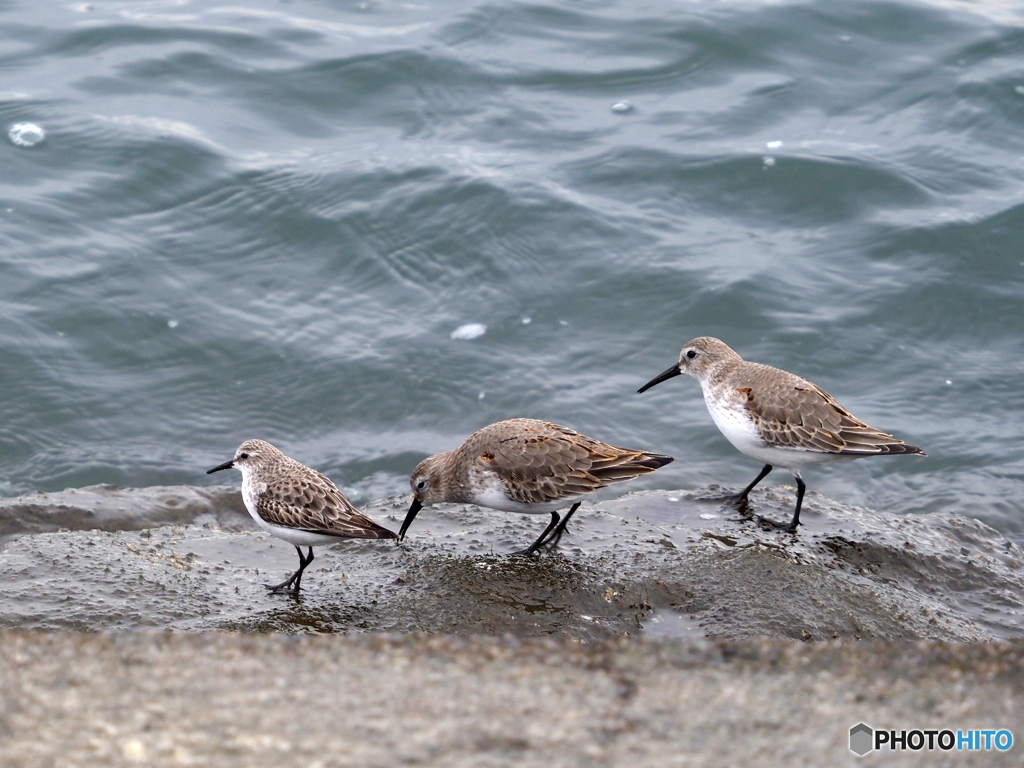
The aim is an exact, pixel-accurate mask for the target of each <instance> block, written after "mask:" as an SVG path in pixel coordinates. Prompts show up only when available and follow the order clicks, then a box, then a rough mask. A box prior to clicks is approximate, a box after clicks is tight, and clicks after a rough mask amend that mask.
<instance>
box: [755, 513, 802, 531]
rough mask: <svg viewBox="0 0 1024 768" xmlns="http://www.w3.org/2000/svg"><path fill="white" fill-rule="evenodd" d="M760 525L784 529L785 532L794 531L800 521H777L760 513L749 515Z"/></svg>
mask: <svg viewBox="0 0 1024 768" xmlns="http://www.w3.org/2000/svg"><path fill="white" fill-rule="evenodd" d="M751 516H752V517H753V518H754V519H755V520H756V521H757V522H758V523H760V524H761V526H762V527H765V528H775V529H776V530H780V531H786V533H796V529H797V526H798V525H800V523H794V522H792V521H790V522H788V523H777V522H775V521H774V520H769V519H768V518H767V517H762V516H761V515H751Z"/></svg>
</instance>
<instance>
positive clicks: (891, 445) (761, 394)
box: [637, 336, 927, 531]
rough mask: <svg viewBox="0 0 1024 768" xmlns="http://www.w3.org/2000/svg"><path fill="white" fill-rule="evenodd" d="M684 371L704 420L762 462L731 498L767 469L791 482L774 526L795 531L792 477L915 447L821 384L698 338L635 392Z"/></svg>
mask: <svg viewBox="0 0 1024 768" xmlns="http://www.w3.org/2000/svg"><path fill="white" fill-rule="evenodd" d="M683 373H685V374H686V375H687V376H693V377H694V378H695V379H697V381H699V382H700V386H701V389H702V390H703V391H704V402H705V404H706V405H707V407H708V411H709V412H710V413H711V418H712V419H714V421H715V424H716V425H717V426H718V428H719V429H720V430H721V431H722V434H723V435H725V437H726V439H727V440H728V441H729V442H730V443H732V444H733V445H734V446H736V448H737V449H738V450H739V451H740V453H743V454H745V455H747V456H749V457H750V458H752V459H756V460H757V461H761V462H764V468H763V469H762V470H761V473H760V474H759V475H758V476H757V477H755V478H754V482H752V483H751V484H750V485H748V486H747V487H746V488H744V489H743V490H742V491H741V492H740V494H739V495H738V496H737V497H736V499H735V500H736V501H737V502H738V503H739V504H740V506H745V505H746V502H747V495H748V494H749V493H750V491H751V489H753V487H754V486H755V485H757V484H758V483H759V482H761V480H763V479H764V477H765V475H767V474H768V473H769V472H771V471H772V467H783V468H785V469H788V470H789V471H790V472H792V473H793V477H795V478H796V510H795V511H794V512H793V519H792V520H791V521H790V522H789V524H788V525H787V524H784V523H774V522H771V521H766V522H770V523H771V524H772V525H774V526H776V527H778V528H785V529H786V530H788V531H795V530H796V527H797V526H798V525H799V524H800V506H801V504H802V503H803V500H804V491H805V490H806V489H807V486H806V485H805V484H804V481H803V478H802V477H801V476H800V470H801V469H802V468H803V467H807V466H811V465H813V464H830V463H832V462H841V461H852V460H853V459H860V458H863V457H864V456H894V455H897V454H914V455H917V456H926V455H927V454H926V453H925V452H924V451H922V450H921V449H920V448H916V447H915V446H913V445H907V444H906V443H904V442H903V441H902V440H899V439H897V438H895V437H893V436H892V435H890V434H888V433H886V432H883V431H882V430H880V429H875V428H874V427H870V426H868V425H867V424H865V423H864V422H863V421H860V420H859V419H857V418H856V417H854V416H853V414H851V413H850V412H849V411H847V410H846V409H845V408H843V406H841V405H840V404H839V403H837V402H836V401H835V400H833V399H832V396H831V395H830V394H828V392H826V391H825V390H823V389H822V388H821V387H819V386H817V385H816V384H812V383H811V382H809V381H807V379H802V378H800V377H799V376H796V375H794V374H792V373H788V372H786V371H782V370H779V369H778V368H772V367H771V366H768V365H761V364H759V363H750V362H747V361H746V360H744V359H743V358H742V357H740V356H739V355H738V354H736V353H735V352H734V351H733V350H732V349H730V348H729V346H728V345H727V344H725V342H722V341H719V340H718V339H714V338H711V337H710V336H701V337H699V338H696V339H694V340H693V341H690V342H687V343H686V345H685V346H683V349H682V351H681V352H680V353H679V362H678V363H677V364H675V365H673V366H672V367H671V368H669V369H668V370H667V371H664V372H662V373H660V374H658V375H657V376H655V377H654V378H653V379H651V380H650V381H649V382H647V383H646V384H644V385H643V386H642V387H640V389H639V390H637V391H638V392H644V391H645V390H648V389H650V388H651V387H653V386H654V385H655V384H660V383H661V382H663V381H665V380H666V379H671V378H672V377H674V376H679V375H680V374H683Z"/></svg>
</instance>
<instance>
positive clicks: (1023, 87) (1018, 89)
mask: <svg viewBox="0 0 1024 768" xmlns="http://www.w3.org/2000/svg"><path fill="white" fill-rule="evenodd" d="M1013 90H1015V91H1016V92H1017V93H1019V94H1021V95H1024V85H1018V86H1017V87H1016V88H1014V89H1013Z"/></svg>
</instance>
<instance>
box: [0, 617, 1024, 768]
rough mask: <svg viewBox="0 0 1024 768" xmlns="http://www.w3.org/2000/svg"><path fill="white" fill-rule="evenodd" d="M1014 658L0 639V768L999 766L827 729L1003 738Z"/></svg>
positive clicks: (454, 643) (881, 648) (317, 641)
mask: <svg viewBox="0 0 1024 768" xmlns="http://www.w3.org/2000/svg"><path fill="white" fill-rule="evenodd" d="M1022 672H1024V644H1020V643H1008V644H940V643H924V642H922V643H905V644H882V643H843V642H839V641H836V642H832V643H799V642H791V641H744V642H722V643H710V642H707V641H694V642H691V643H659V642H654V641H645V640H636V639H624V640H622V641H613V642H609V643H602V644H597V645H580V644H578V643H573V642H570V641H543V640H528V641H523V640H515V639H512V638H505V639H494V638H483V637H472V638H451V637H440V636H430V635H424V634H412V635H404V636H399V635H386V636H381V635H375V636H369V635H366V636H354V637H342V636H300V637H296V636H283V635H246V634H234V633H209V634H201V635H189V634H177V633H168V632H153V633H133V634H85V633H72V632H53V633H50V632H21V631H0V756H2V760H0V763H2V765H3V766H4V768H29V767H30V766H32V767H34V766H53V767H54V768H57V767H61V768H63V767H65V766H68V767H69V766H134V765H146V766H165V765H166V766H176V765H195V766H302V768H333V767H335V766H399V765H419V766H505V765H509V766H511V765H516V766H534V765H536V766H622V765H628V766H630V767H631V768H641V767H642V766H658V767H659V768H662V767H665V766H700V765H708V766H712V765H714V766H719V765H747V766H749V765H854V764H856V765H865V766H866V765H921V764H928V765H944V764H948V765H957V766H965V765H1011V764H1013V765H1017V764H1020V763H1021V758H1022V755H1024V746H1022V744H1021V743H1020V741H1018V743H1015V744H1014V745H1013V747H1012V748H1011V749H1010V750H1008V751H1006V752H997V751H995V750H992V751H987V752H985V751H982V752H956V751H952V752H942V751H935V752H931V753H929V752H927V751H922V752H912V751H906V752H890V751H882V752H874V753H871V754H869V755H868V756H867V757H865V758H858V757H855V756H854V755H853V754H852V753H851V752H850V751H849V750H848V748H847V744H848V741H847V739H848V729H849V728H850V726H852V725H854V724H856V723H857V722H859V721H865V722H867V723H868V724H869V725H872V726H874V727H876V728H885V729H903V728H905V729H908V730H909V729H914V728H920V729H943V728H949V729H952V730H954V731H955V730H957V729H968V728H982V729H983V728H991V729H995V728H1006V729H1009V730H1010V731H1012V732H1013V733H1014V736H1015V737H1016V738H1017V739H1018V740H1021V739H1024V727H1022V726H1024V723H1022V720H1024V715H1022V712H1024V707H1022V704H1024V674H1022Z"/></svg>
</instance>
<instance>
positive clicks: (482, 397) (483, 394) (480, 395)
mask: <svg viewBox="0 0 1024 768" xmlns="http://www.w3.org/2000/svg"><path fill="white" fill-rule="evenodd" d="M485 397H487V393H486V392H481V393H480V394H479V395H477V396H476V399H477V400H483V399H484V398H485Z"/></svg>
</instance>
